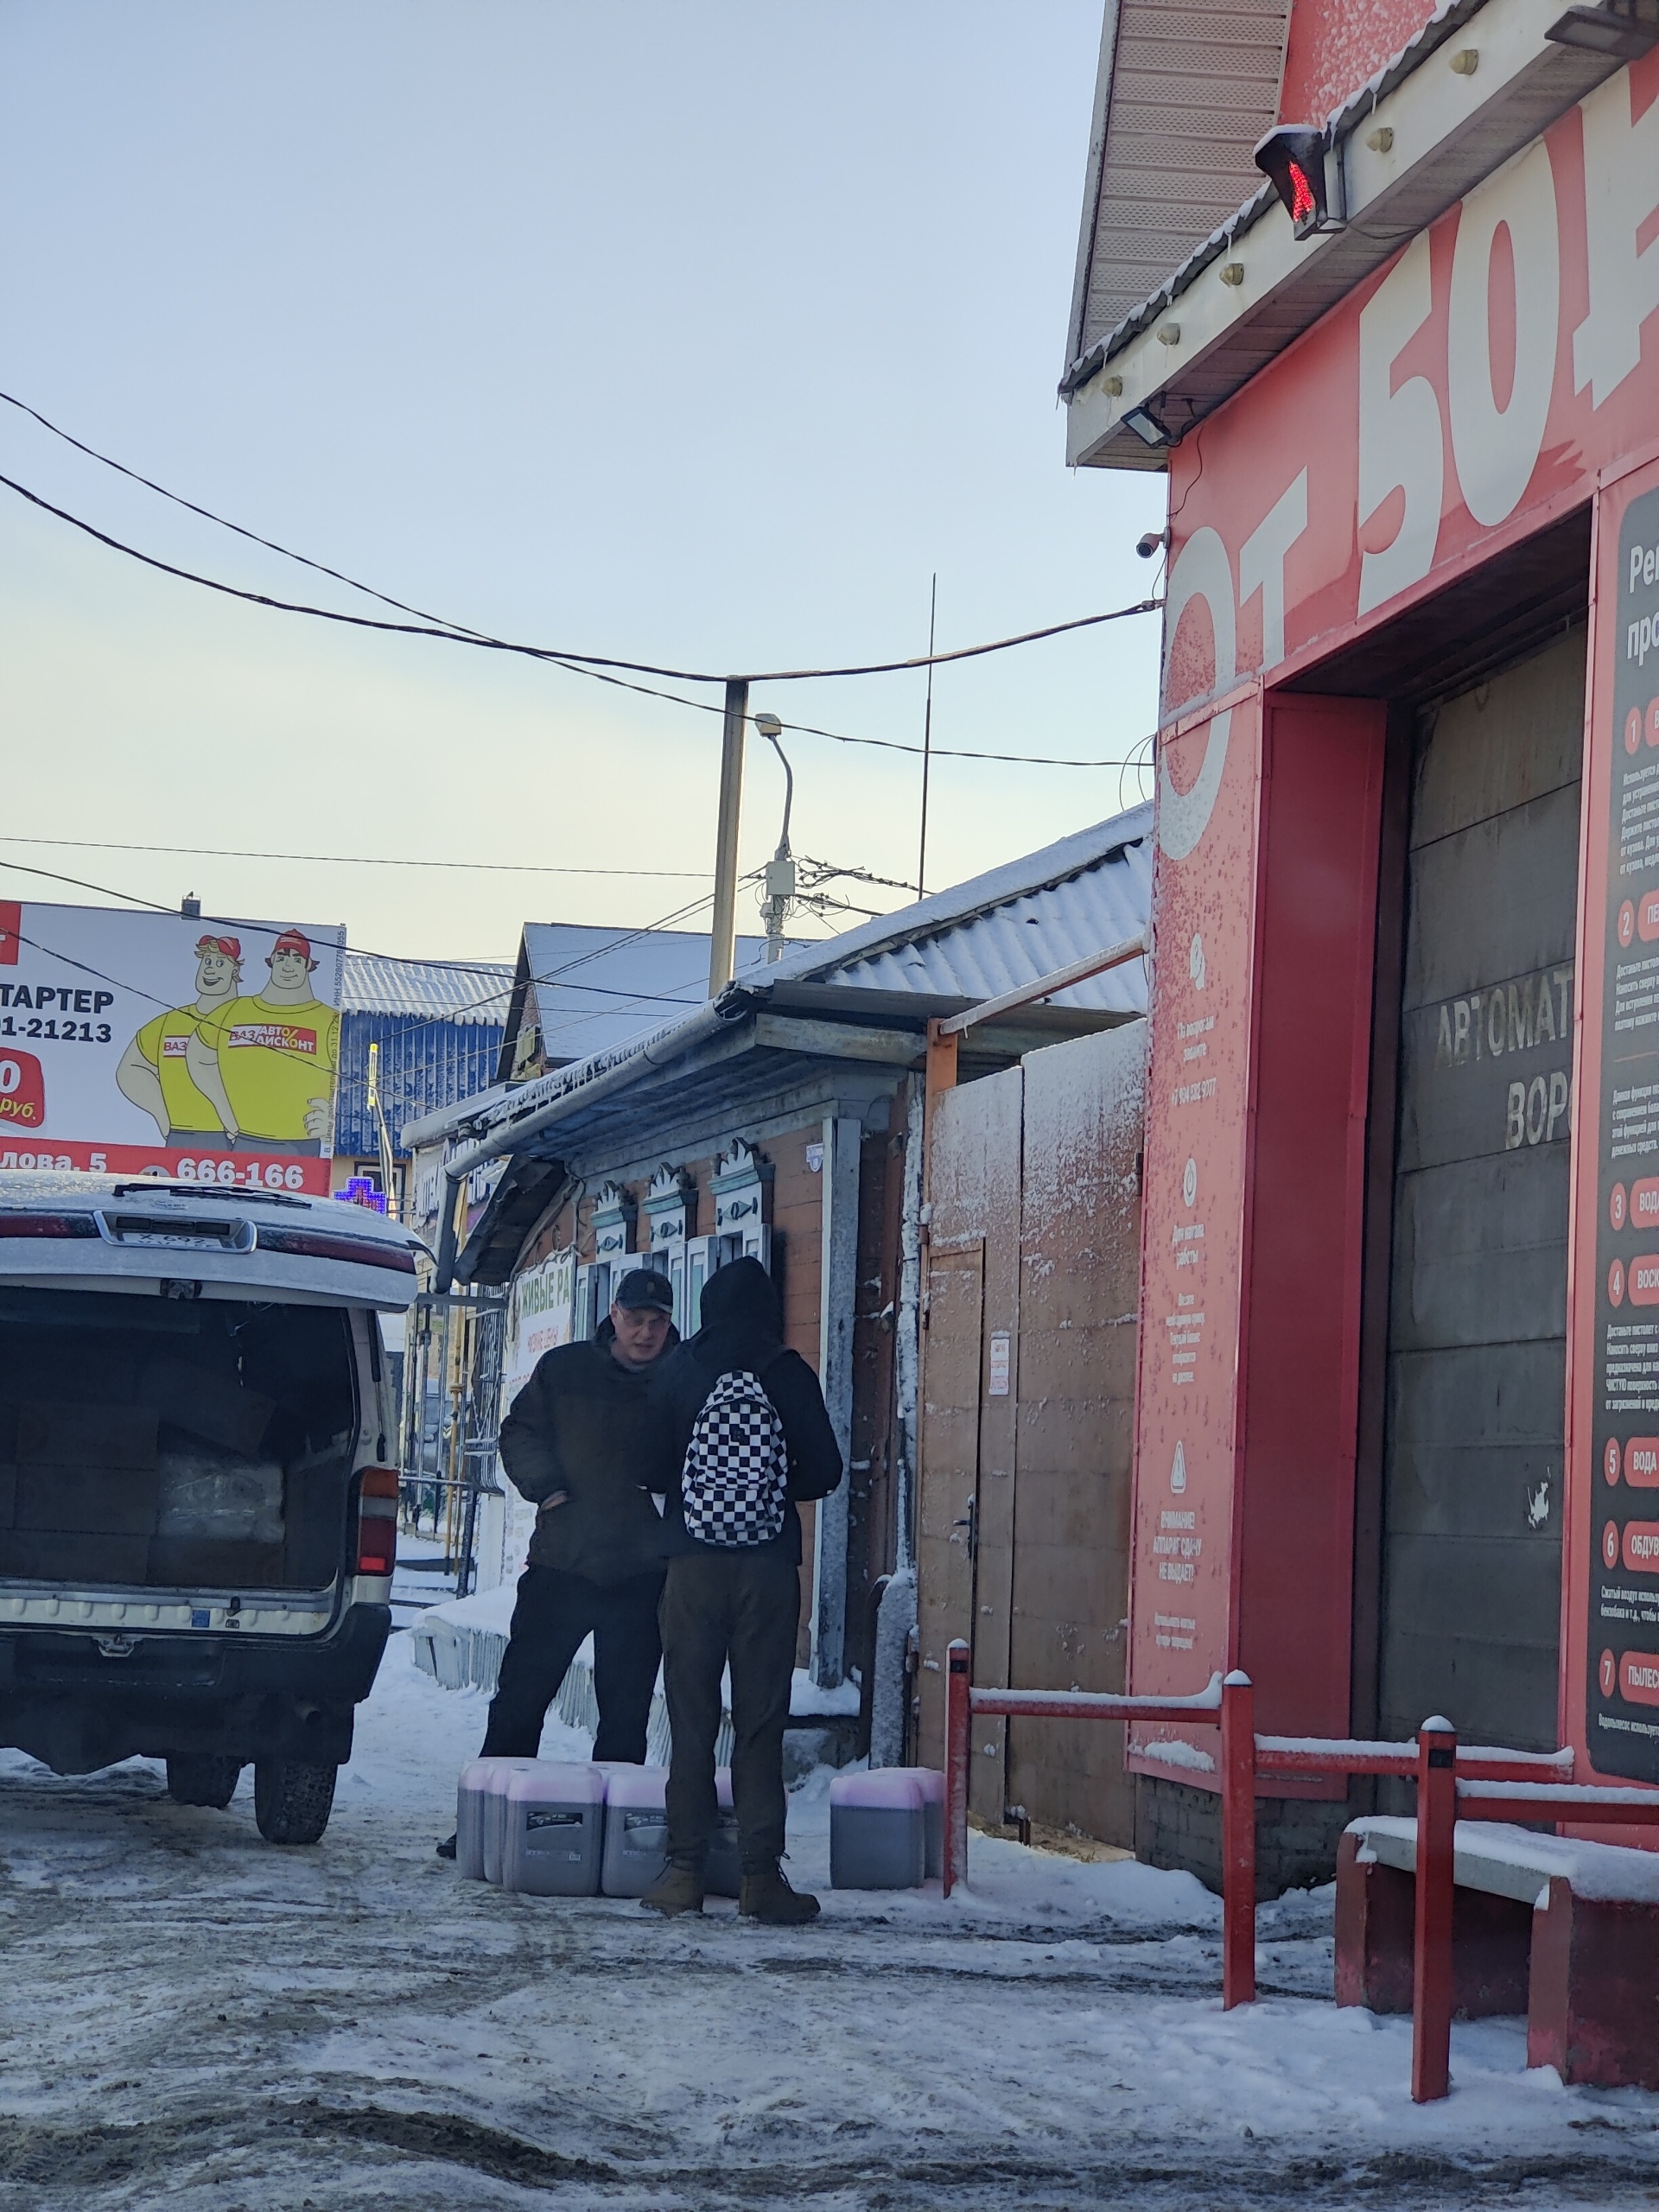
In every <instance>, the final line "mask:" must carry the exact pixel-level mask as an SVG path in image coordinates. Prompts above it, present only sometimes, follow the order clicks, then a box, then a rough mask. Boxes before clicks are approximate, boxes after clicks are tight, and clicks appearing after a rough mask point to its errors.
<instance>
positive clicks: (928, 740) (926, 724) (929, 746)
mask: <svg viewBox="0 0 1659 2212" xmlns="http://www.w3.org/2000/svg"><path fill="white" fill-rule="evenodd" d="M938 607H939V572H938V569H935V570H934V571H933V585H932V588H931V591H930V592H929V593H928V595H927V705H926V708H925V710H924V712H923V715H922V834H921V842H920V844H919V846H918V849H917V854H916V895H917V897H918V898H920V899H925V897H926V896H927V779H928V772H929V770H930V769H931V767H932V766H933V624H934V618H935V617H936V615H937V614H938Z"/></svg>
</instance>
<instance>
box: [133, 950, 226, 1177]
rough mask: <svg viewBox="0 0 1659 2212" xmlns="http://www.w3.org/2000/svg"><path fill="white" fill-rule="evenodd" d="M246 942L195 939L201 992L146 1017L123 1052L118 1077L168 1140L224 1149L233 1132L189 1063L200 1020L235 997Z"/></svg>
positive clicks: (197, 972) (197, 984)
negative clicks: (228, 1132)
mask: <svg viewBox="0 0 1659 2212" xmlns="http://www.w3.org/2000/svg"><path fill="white" fill-rule="evenodd" d="M241 981H242V947H241V944H240V943H239V942H238V939H237V938H233V937H204V938H198V939H197V940H196V995H195V997H194V1000H193V1001H191V1003H190V1004H189V1005H188V1006H175V1007H168V1010H167V1012H166V1013H165V1014H157V1015H156V1018H155V1020H153V1021H147V1022H146V1023H145V1024H144V1026H143V1028H142V1029H141V1030H140V1031H139V1032H138V1034H137V1036H136V1037H135V1038H134V1039H133V1040H132V1042H131V1043H130V1045H129V1046H128V1047H127V1049H126V1051H125V1052H124V1053H123V1054H122V1055H121V1061H120V1065H118V1067H117V1069H116V1071H115V1079H116V1082H117V1083H118V1084H119V1085H120V1087H121V1089H122V1090H123V1091H124V1093H125V1095H126V1096H128V1097H129V1098H130V1099H131V1101H132V1103H133V1104H134V1105H135V1106H140V1107H142V1108H143V1110H144V1112H145V1113H146V1114H148V1115H149V1116H150V1118H151V1120H152V1121H153V1122H155V1124H156V1129H157V1131H158V1133H159V1134H160V1136H161V1140H162V1143H163V1144H171V1145H194V1146H196V1147H198V1148H199V1149H200V1150H202V1151H206V1152H224V1151H226V1149H228V1147H229V1145H230V1138H229V1136H228V1135H226V1128H225V1122H224V1118H223V1116H222V1115H221V1113H220V1111H219V1107H218V1106H217V1105H215V1103H213V1099H212V1098H211V1097H210V1096H208V1094H207V1092H206V1091H204V1090H202V1088H201V1086H200V1084H199V1083H198V1082H197V1081H196V1079H195V1077H194V1075H193V1074H192V1072H191V1068H190V1058H189V1052H190V1039H192V1038H193V1037H194V1035H195V1033H196V1032H197V1030H198V1029H199V1028H200V1026H201V1024H202V1023H203V1022H204V1021H205V1020H208V1019H209V1018H210V1017H211V1016H212V1015H214V1014H219V1013H221V1012H222V1011H223V1010H224V1008H225V1007H227V1006H229V1005H230V1004H231V1003H232V1001H233V1000H234V999H235V997H236V994H237V990H238V987H239V986H240V983H241Z"/></svg>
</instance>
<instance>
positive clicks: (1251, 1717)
mask: <svg viewBox="0 0 1659 2212" xmlns="http://www.w3.org/2000/svg"><path fill="white" fill-rule="evenodd" d="M970 1664H971V1655H970V1653H969V1647H968V1645H967V1644H966V1643H963V1642H961V1641H960V1640H958V1641H957V1643H952V1644H951V1646H950V1651H949V1653H948V1655H947V1668H946V1675H945V1729H944V1733H945V1829H944V1894H945V1895H946V1897H949V1896H950V1892H951V1891H952V1889H953V1888H954V1887H955V1886H956V1885H957V1883H958V1882H960V1881H961V1879H962V1878H963V1875H964V1874H965V1873H966V1872H967V1867H968V1770H969V1761H970V1759H971V1758H972V1755H973V1720H974V1715H975V1714H976V1713H985V1714H988V1715H1000V1716H1006V1717H1018V1718H1021V1719H1051V1720H1139V1721H1143V1722H1151V1721H1173V1722H1182V1721H1185V1722H1187V1723H1189V1724H1191V1723H1197V1724H1198V1726H1201V1727H1202V1726H1209V1727H1214V1728H1217V1729H1219V1731H1220V1745H1219V1750H1220V1760H1219V1766H1220V1774H1219V1781H1220V1785H1221V1905H1222V1967H1221V1984H1222V2004H1223V2005H1224V2007H1226V2008H1230V2007H1231V2006H1233V2005H1248V2004H1249V2003H1251V2002H1252V2001H1253V2000H1254V1999H1255V1800H1256V1797H1257V1796H1258V1795H1259V1794H1262V1790H1263V1785H1264V1784H1268V1783H1274V1782H1289V1781H1307V1780H1311V1779H1318V1778H1325V1779H1332V1780H1342V1779H1344V1778H1345V1777H1348V1776H1350V1775H1355V1774H1370V1775H1392V1776H1395V1777H1398V1778H1399V1779H1401V1780H1403V1781H1410V1782H1414V1783H1416V1785H1417V1851H1416V1859H1417V1878H1416V1916H1415V1922H1414V1929H1413V1946H1412V1965H1413V1973H1412V2016H1411V2094H1412V2095H1413V2097H1414V2099H1415V2100H1416V2101H1417V2102H1418V2103H1420V2104H1422V2103H1426V2102H1428V2101H1431V2100H1433V2099H1434V2098H1437V2097H1443V2096H1445V2095H1446V2093H1447V2090H1448V2088H1449V2087H1450V2062H1451V2050H1452V1900H1453V1897H1454V1896H1455V1893H1456V1863H1455V1846H1456V1839H1457V1824H1458V1822H1459V1821H1460V1820H1462V1821H1548V1822H1551V1823H1555V1824H1560V1823H1561V1822H1565V1821H1572V1822H1573V1823H1575V1824H1576V1825H1578V1826H1579V1827H1586V1826H1591V1827H1600V1826H1602V1825H1604V1824H1606V1825H1613V1826H1641V1827H1659V1792H1656V1791H1653V1790H1645V1789H1600V1788H1596V1787H1593V1786H1591V1785H1587V1784H1584V1783H1573V1782H1571V1781H1569V1780H1568V1779H1567V1777H1568V1776H1569V1775H1570V1774H1571V1772H1572V1769H1573V1753H1572V1752H1571V1751H1505V1750H1503V1749H1501V1748H1497V1747H1494V1746H1491V1745H1459V1742H1458V1738H1457V1732H1456V1731H1455V1730H1454V1729H1453V1727H1452V1724H1451V1722H1450V1721H1448V1720H1442V1719H1432V1720H1426V1721H1425V1722H1424V1723H1423V1725H1422V1726H1421V1728H1420V1729H1419V1730H1418V1732H1417V1740H1416V1742H1415V1743H1414V1744H1387V1743H1370V1742H1366V1741H1364V1740H1363V1739H1360V1738H1316V1737H1290V1736H1258V1735H1257V1734H1256V1732H1255V1690H1254V1689H1253V1688H1252V1687H1251V1683H1250V1678H1249V1675H1244V1674H1231V1675H1226V1676H1225V1677H1224V1678H1217V1679H1215V1680H1212V1681H1211V1684H1210V1687H1209V1688H1208V1689H1205V1690H1200V1691H1199V1692H1198V1694H1197V1695H1196V1696H1193V1697H1177V1698H1150V1697H1115V1696H1110V1695H1106V1694H1093V1693H1086V1692H1084V1691H1077V1690H1073V1691H1065V1690H1012V1689H976V1688H974V1686H973V1684H972V1682H971V1681H970V1680H969V1667H970Z"/></svg>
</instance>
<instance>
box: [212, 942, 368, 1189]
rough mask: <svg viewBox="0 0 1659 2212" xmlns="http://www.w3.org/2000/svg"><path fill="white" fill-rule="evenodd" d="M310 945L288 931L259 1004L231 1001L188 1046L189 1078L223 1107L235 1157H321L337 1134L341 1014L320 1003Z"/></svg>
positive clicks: (272, 956) (270, 959)
mask: <svg viewBox="0 0 1659 2212" xmlns="http://www.w3.org/2000/svg"><path fill="white" fill-rule="evenodd" d="M316 964H317V963H316V962H315V960H314V959H313V958H312V957H311V941H310V939H309V938H308V937H306V936H305V935H304V934H303V933H302V931H299V930H284V931H283V934H282V935H281V936H280V937H279V938H277V942H276V944H274V945H273V946H272V947H271V950H270V952H269V953H268V954H267V956H266V958H265V965H266V967H267V968H269V969H270V982H268V983H266V984H265V986H264V988H263V989H262V990H261V991H260V993H259V995H258V996H257V998H251V999H232V1001H230V1003H229V1004H228V1005H227V1006H226V1007H222V1008H221V1009H220V1010H219V1012H218V1013H217V1014H214V1015H213V1018H212V1020H207V1021H204V1022H202V1023H201V1024H200V1027H198V1029H197V1031H196V1033H195V1035H194V1037H192V1038H191V1039H190V1040H189V1045H188V1062H189V1067H190V1072H191V1074H192V1075H193V1076H194V1077H195V1079H196V1082H197V1083H198V1084H200V1087H201V1089H202V1090H205V1091H206V1092H207V1096H208V1097H209V1098H211V1099H212V1100H213V1103H214V1105H215V1106H217V1107H218V1109H219V1113H220V1116H222V1118H223V1120H224V1123H225V1127H226V1129H227V1130H228V1131H229V1132H230V1138H231V1150H232V1152H263V1153H300V1154H311V1155H313V1156H315V1154H319V1153H321V1151H322V1149H323V1147H324V1145H325V1144H326V1143H327V1141H328V1140H329V1137H330V1135H331V1122H332V1119H333V1115H334V1075H335V1071H336V1070H337V1069H338V1067H339V1065H340V1012H339V1009H338V1008H337V1007H332V1006H328V1005H327V1004H325V1003H324V1001H322V1000H321V999H320V998H317V997H315V995H313V992H312V989H311V974H312V970H313V969H315V966H316Z"/></svg>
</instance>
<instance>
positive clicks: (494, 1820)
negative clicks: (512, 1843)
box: [455, 1759, 541, 1882]
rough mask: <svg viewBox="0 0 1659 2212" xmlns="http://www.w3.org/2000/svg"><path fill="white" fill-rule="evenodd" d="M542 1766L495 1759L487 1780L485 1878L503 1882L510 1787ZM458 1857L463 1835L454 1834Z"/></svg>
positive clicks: (485, 1799) (485, 1798) (529, 1761)
mask: <svg viewBox="0 0 1659 2212" xmlns="http://www.w3.org/2000/svg"><path fill="white" fill-rule="evenodd" d="M540 1764H541V1762H540V1760H539V1759H492V1760H491V1761H490V1771H489V1773H488V1774H487V1775H486V1777H485V1778H484V1878H485V1880H486V1882H499V1880H500V1879H501V1861H502V1853H503V1850H504V1847H505V1841H506V1833H507V1784H508V1783H510V1782H511V1781H512V1778H513V1777H514V1776H515V1775H518V1774H525V1773H529V1772H531V1771H533V1770H534V1769H535V1768H536V1767H537V1766H539V1765H540ZM455 1857H456V1858H457V1859H459V1858H460V1857H461V1831H460V1829H459V1828H457V1829H456V1831H455Z"/></svg>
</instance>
